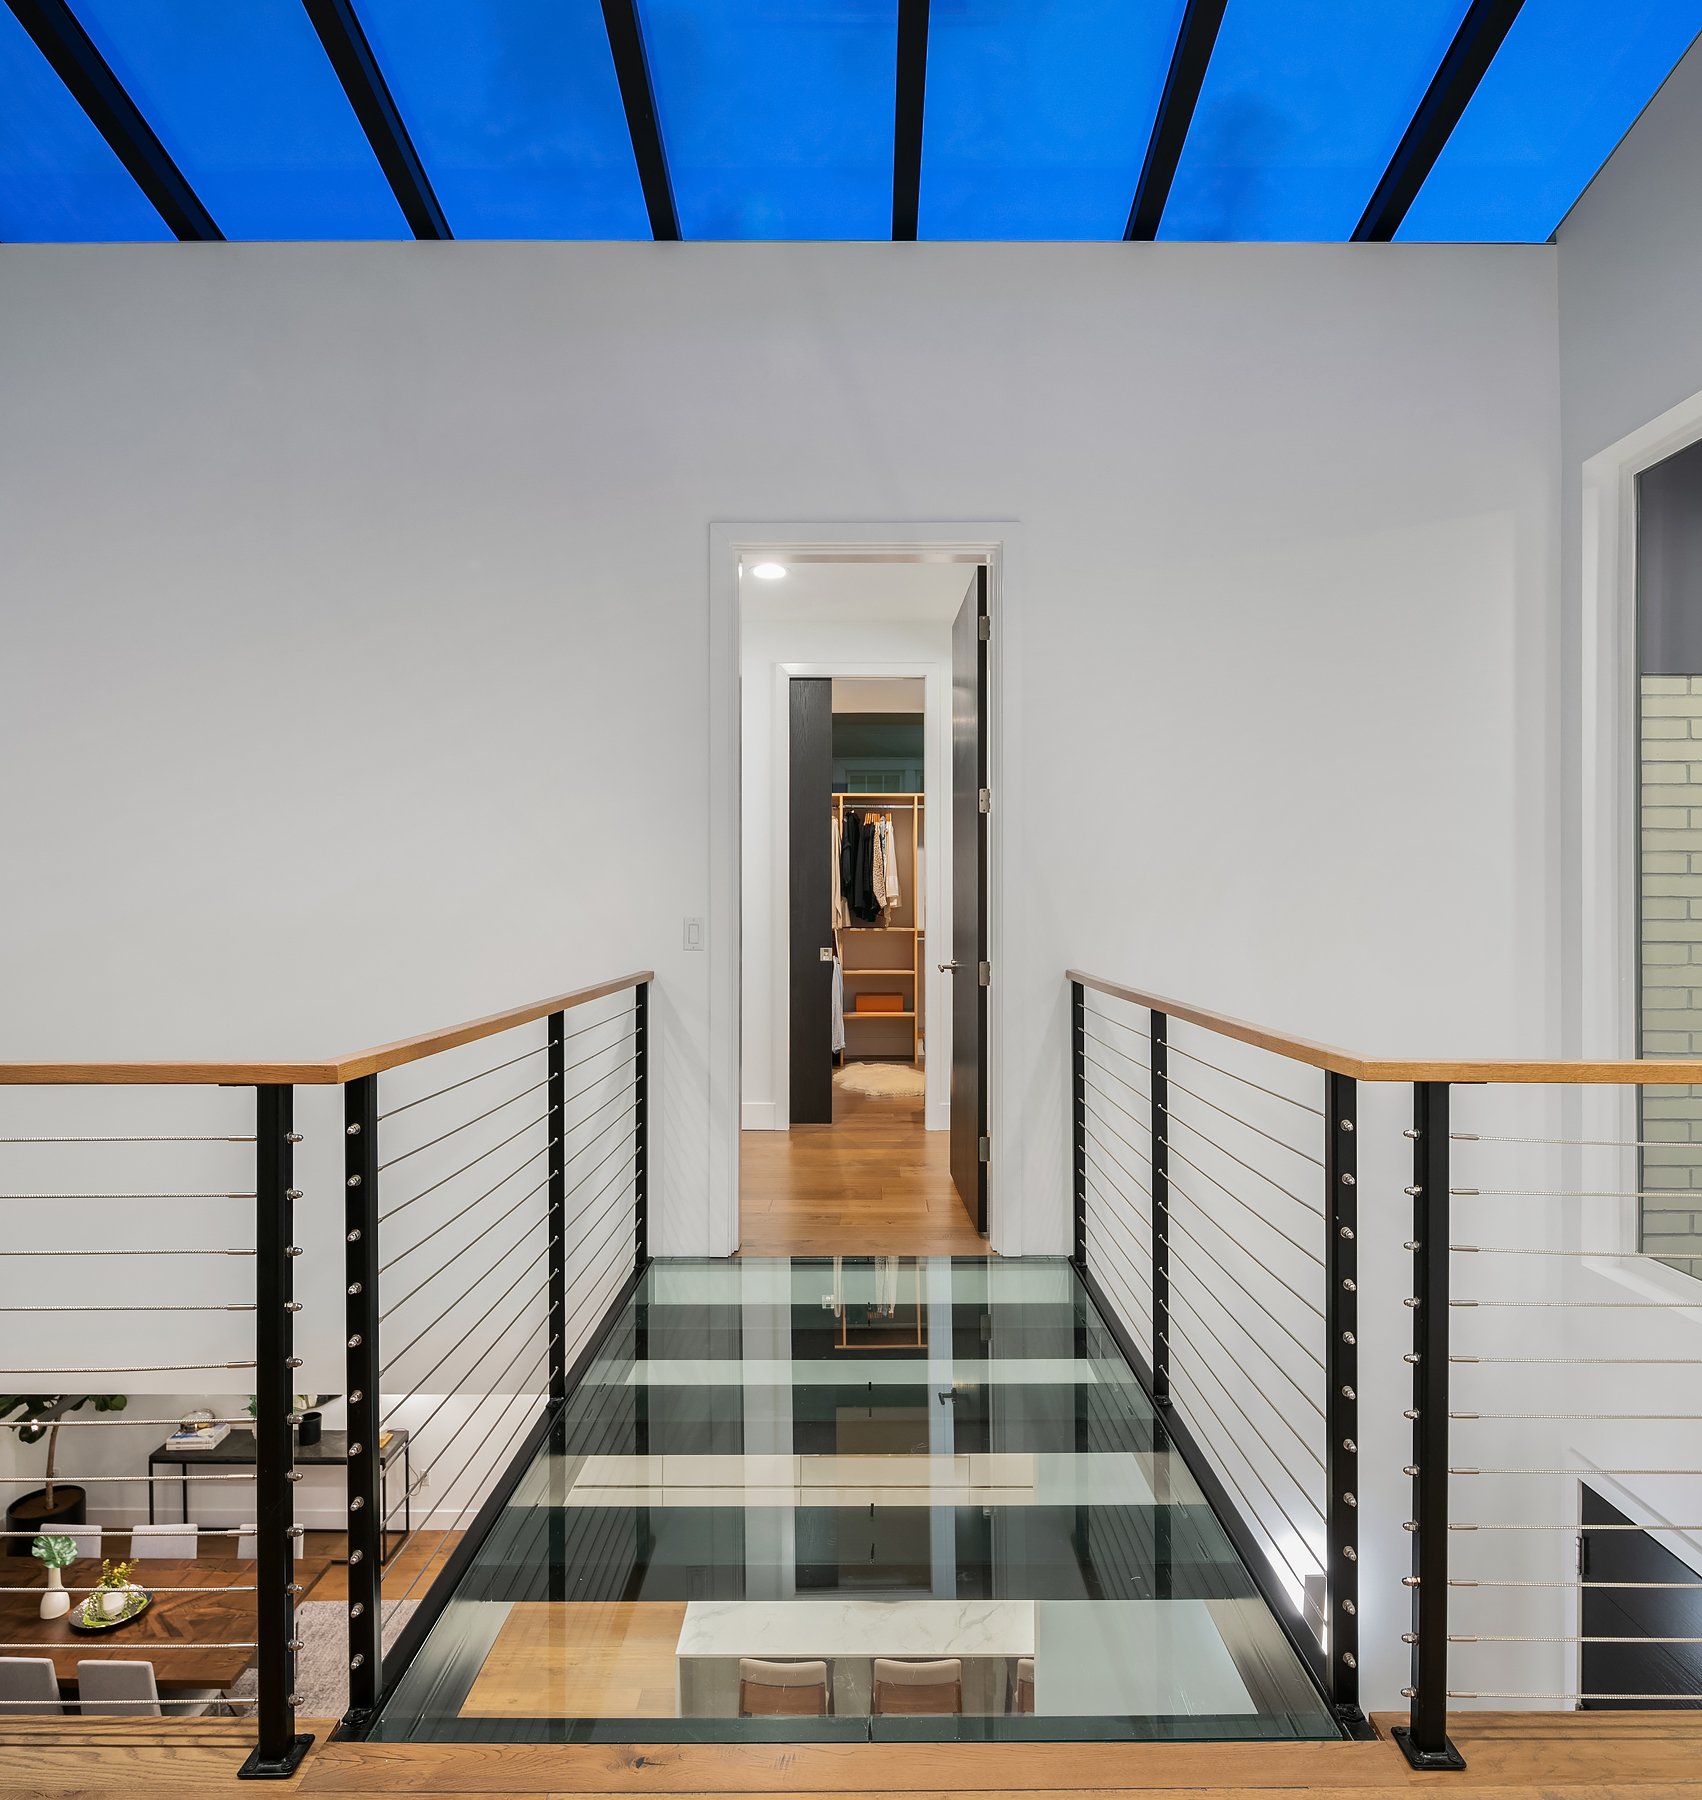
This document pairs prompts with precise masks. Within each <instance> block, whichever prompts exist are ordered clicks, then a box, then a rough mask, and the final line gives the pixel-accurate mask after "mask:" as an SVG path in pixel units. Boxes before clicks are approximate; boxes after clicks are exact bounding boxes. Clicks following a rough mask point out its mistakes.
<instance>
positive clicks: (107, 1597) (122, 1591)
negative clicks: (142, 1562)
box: [89, 1557, 142, 1619]
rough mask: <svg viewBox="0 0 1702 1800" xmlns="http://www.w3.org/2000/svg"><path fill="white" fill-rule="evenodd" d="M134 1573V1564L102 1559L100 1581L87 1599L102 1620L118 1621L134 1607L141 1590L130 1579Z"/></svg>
mask: <svg viewBox="0 0 1702 1800" xmlns="http://www.w3.org/2000/svg"><path fill="white" fill-rule="evenodd" d="M135 1572H136V1565H135V1563H134V1562H116V1563H115V1562H113V1561H111V1560H110V1559H108V1558H106V1557H103V1558H102V1559H101V1565H100V1580H99V1581H97V1582H96V1583H95V1587H94V1592H93V1593H92V1594H91V1595H90V1597H89V1604H90V1605H91V1606H93V1607H96V1608H98V1609H99V1611H100V1614H101V1616H102V1617H103V1618H107V1619H118V1618H122V1617H123V1616H124V1614H125V1613H126V1612H128V1611H130V1610H131V1608H133V1607H134V1606H135V1605H136V1602H137V1596H138V1595H139V1594H140V1593H141V1591H142V1590H141V1589H140V1588H138V1587H137V1586H136V1583H135V1581H134V1580H133V1579H132V1577H133V1576H134V1574H135Z"/></svg>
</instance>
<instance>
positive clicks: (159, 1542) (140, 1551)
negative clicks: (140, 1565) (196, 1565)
mask: <svg viewBox="0 0 1702 1800" xmlns="http://www.w3.org/2000/svg"><path fill="white" fill-rule="evenodd" d="M200 1537H201V1534H200V1532H199V1531H198V1530H197V1529H196V1527H195V1526H193V1525H132V1526H131V1527H130V1555H131V1557H132V1559H143V1558H148V1559H151V1558H157V1557H170V1558H171V1559H172V1560H173V1561H174V1562H193V1561H194V1560H195V1558H196V1557H197V1556H198V1555H199V1554H200Z"/></svg>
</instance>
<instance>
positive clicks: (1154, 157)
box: [1123, 0, 1228, 244]
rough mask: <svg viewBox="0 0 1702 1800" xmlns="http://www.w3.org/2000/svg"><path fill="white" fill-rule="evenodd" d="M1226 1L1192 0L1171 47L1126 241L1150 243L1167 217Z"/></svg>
mask: <svg viewBox="0 0 1702 1800" xmlns="http://www.w3.org/2000/svg"><path fill="white" fill-rule="evenodd" d="M1227 4H1228V0H1188V10H1187V11H1186V12H1185V13H1184V14H1183V15H1182V29H1181V30H1180V31H1179V32H1178V33H1177V34H1176V48H1175V50H1174V51H1172V53H1171V57H1170V72H1169V73H1168V74H1167V75H1166V76H1165V78H1164V94H1163V96H1162V98H1161V99H1160V100H1159V103H1158V117H1157V118H1156V119H1154V120H1153V122H1152V136H1151V137H1150V138H1149V139H1148V140H1147V147H1146V160H1145V162H1143V163H1142V164H1141V178H1140V180H1139V181H1137V182H1136V183H1135V200H1134V204H1133V205H1132V206H1131V207H1130V208H1129V222H1128V224H1127V225H1126V226H1124V228H1123V237H1124V241H1125V242H1127V243H1131V244H1133V243H1151V242H1152V240H1153V239H1154V238H1155V237H1157V236H1158V222H1159V220H1160V219H1162V218H1163V217H1164V203H1165V201H1166V200H1168V199H1169V198H1170V184H1171V182H1173V181H1174V180H1175V179H1176V165H1177V164H1178V163H1179V162H1181V160H1182V145H1183V144H1184V142H1185V141H1186V140H1187V136H1188V127H1189V126H1190V125H1192V124H1193V122H1194V108H1195V107H1196V106H1197V105H1198V104H1199V99H1200V89H1201V87H1202V86H1203V85H1204V84H1205V79H1206V66H1207V64H1209V63H1210V61H1211V53H1212V49H1213V47H1214V46H1215V45H1216V43H1217V28H1218V26H1220V25H1221V24H1222V23H1223V11H1224V7H1225V6H1226V5H1227Z"/></svg>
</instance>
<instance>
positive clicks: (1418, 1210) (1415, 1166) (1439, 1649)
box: [1394, 1081, 1466, 1769]
mask: <svg viewBox="0 0 1702 1800" xmlns="http://www.w3.org/2000/svg"><path fill="white" fill-rule="evenodd" d="M1412 1095H1413V1105H1412V1188H1411V1190H1410V1192H1411V1194H1412V1220H1413V1223H1412V1242H1411V1244H1410V1245H1409V1248H1410V1250H1411V1252H1412V1295H1411V1297H1410V1298H1409V1300H1408V1301H1407V1304H1408V1306H1409V1307H1410V1308H1411V1309H1412V1349H1411V1351H1410V1352H1408V1355H1407V1361H1408V1362H1409V1363H1410V1365H1411V1367H1412V1407H1411V1411H1410V1415H1409V1416H1410V1417H1411V1420H1412V1463H1411V1465H1410V1467H1409V1469H1408V1471H1407V1472H1408V1474H1409V1475H1411V1477H1412V1501H1413V1503H1412V1517H1411V1518H1410V1519H1409V1520H1408V1521H1407V1530H1408V1531H1409V1532H1410V1533H1411V1534H1412V1573H1411V1575H1409V1576H1407V1577H1406V1583H1407V1586H1408V1587H1409V1588H1411V1590H1412V1630H1411V1632H1410V1633H1409V1634H1408V1636H1409V1639H1410V1641H1411V1644H1412V1685H1411V1687H1409V1688H1408V1689H1407V1690H1406V1694H1407V1698H1408V1699H1409V1700H1410V1701H1411V1711H1410V1714H1409V1722H1408V1724H1406V1725H1404V1726H1401V1725H1397V1726H1396V1727H1395V1732H1394V1736H1395V1741H1396V1742H1397V1743H1398V1744H1399V1745H1400V1747H1401V1748H1402V1749H1403V1750H1404V1751H1405V1752H1406V1757H1407V1761H1408V1762H1410V1763H1411V1764H1412V1765H1413V1767H1414V1768H1417V1769H1463V1768H1464V1767H1465V1766H1466V1765H1465V1759H1464V1758H1463V1757H1462V1756H1461V1755H1460V1753H1459V1751H1458V1750H1456V1749H1455V1748H1454V1746H1453V1745H1452V1744H1451V1743H1449V1741H1448V1232H1449V1218H1448V1198H1449V1195H1448V1183H1449V1180H1450V1175H1449V1169H1448V1145H1449V1137H1448V1129H1449V1127H1448V1084H1447V1082H1445V1081H1420V1082H1415V1083H1414V1084H1413V1090H1412Z"/></svg>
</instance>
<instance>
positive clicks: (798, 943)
mask: <svg viewBox="0 0 1702 1800" xmlns="http://www.w3.org/2000/svg"><path fill="white" fill-rule="evenodd" d="M790 794H791V799H790V804H789V806H788V809H787V811H788V825H789V830H788V834H787V844H788V850H787V861H788V864H789V872H788V876H787V892H788V893H789V894H790V896H791V908H790V911H791V921H790V930H791V968H792V980H791V1006H790V1012H791V1022H792V1029H791V1057H790V1062H791V1069H790V1090H791V1112H792V1123H793V1124H794V1125H831V1124H832V1123H833V1011H832V1009H833V964H832V963H831V962H823V961H822V955H821V953H822V951H823V950H824V949H827V950H831V949H832V948H833V887H832V882H833V880H834V878H835V871H834V870H833V869H832V867H831V865H832V862H833V683H832V682H831V681H830V680H827V679H825V678H819V679H818V678H813V677H811V678H801V679H798V680H794V681H793V682H792V683H791V781H790Z"/></svg>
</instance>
